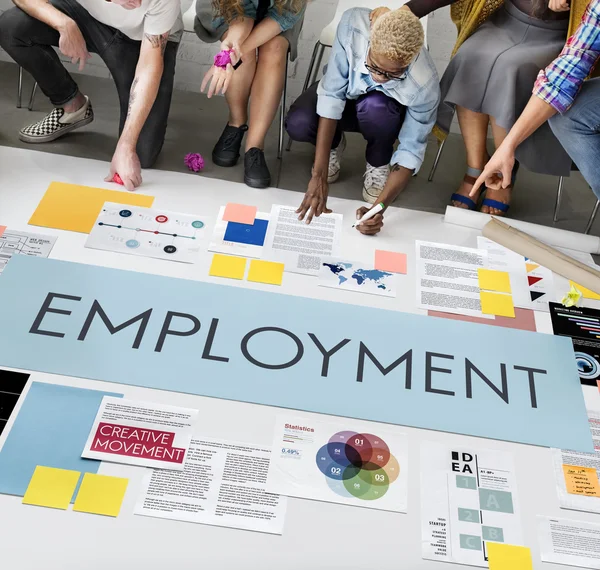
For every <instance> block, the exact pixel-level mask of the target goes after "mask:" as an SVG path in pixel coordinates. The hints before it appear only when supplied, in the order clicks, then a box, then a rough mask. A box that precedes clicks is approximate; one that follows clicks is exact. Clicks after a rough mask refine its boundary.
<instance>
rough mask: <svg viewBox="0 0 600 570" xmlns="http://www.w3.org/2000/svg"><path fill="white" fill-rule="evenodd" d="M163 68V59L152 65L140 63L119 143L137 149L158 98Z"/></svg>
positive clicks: (132, 86) (136, 71)
mask: <svg viewBox="0 0 600 570" xmlns="http://www.w3.org/2000/svg"><path fill="white" fill-rule="evenodd" d="M163 68H164V63H163V60H162V59H161V60H159V61H158V62H155V63H153V65H151V66H149V65H145V64H144V63H143V62H141V61H140V62H139V63H138V66H137V68H136V70H135V78H134V80H133V83H132V84H131V90H130V93H129V108H128V111H127V119H126V121H125V126H124V127H123V132H122V133H121V137H120V138H119V145H125V146H128V147H130V148H134V149H135V147H136V145H137V141H138V138H139V136H140V133H141V131H142V128H143V126H144V124H145V122H146V119H147V118H148V115H149V114H150V110H151V109H152V105H154V101H155V100H156V95H157V94H158V88H159V85H160V80H161V77H162V73H163Z"/></svg>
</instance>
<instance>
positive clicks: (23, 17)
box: [0, 7, 31, 49]
mask: <svg viewBox="0 0 600 570" xmlns="http://www.w3.org/2000/svg"><path fill="white" fill-rule="evenodd" d="M30 18H31V17H30V16H28V15H27V14H26V13H25V12H23V10H21V9H20V8H16V7H15V8H11V9H10V10H6V11H5V12H4V13H3V14H2V15H0V45H1V46H2V47H3V48H4V49H6V48H7V47H9V46H10V45H11V44H12V43H13V42H12V40H13V38H19V37H20V38H24V39H25V38H28V37H29V35H30V34H29V31H28V30H27V29H26V26H27V22H28V20H30Z"/></svg>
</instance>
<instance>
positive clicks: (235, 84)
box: [221, 18, 256, 127]
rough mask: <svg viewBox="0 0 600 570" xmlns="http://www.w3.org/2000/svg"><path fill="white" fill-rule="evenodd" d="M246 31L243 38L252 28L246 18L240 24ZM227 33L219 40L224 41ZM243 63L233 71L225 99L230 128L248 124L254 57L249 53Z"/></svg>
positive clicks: (251, 21)
mask: <svg viewBox="0 0 600 570" xmlns="http://www.w3.org/2000/svg"><path fill="white" fill-rule="evenodd" d="M241 25H243V26H245V27H246V28H247V29H245V30H244V31H245V32H247V33H246V35H245V37H248V35H250V32H251V31H252V28H253V27H254V20H251V19H250V18H246V19H245V20H244V22H243V24H241ZM226 38H227V33H225V34H224V35H223V37H222V38H221V39H222V40H225V39H226ZM242 60H243V61H244V63H243V64H242V65H241V66H240V67H239V68H238V69H236V70H235V71H234V73H233V77H232V78H231V82H230V83H229V87H228V88H227V92H226V93H225V99H226V100H227V104H228V105H229V124H230V125H231V126H232V127H241V126H242V125H245V124H246V123H247V122H248V99H249V98H250V88H251V86H252V81H253V79H254V74H255V72H256V56H255V54H252V53H249V54H244V56H243V57H242Z"/></svg>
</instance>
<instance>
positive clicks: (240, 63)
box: [233, 59, 244, 70]
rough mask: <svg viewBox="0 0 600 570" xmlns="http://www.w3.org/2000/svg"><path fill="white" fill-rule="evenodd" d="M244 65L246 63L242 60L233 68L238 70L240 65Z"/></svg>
mask: <svg viewBox="0 0 600 570" xmlns="http://www.w3.org/2000/svg"><path fill="white" fill-rule="evenodd" d="M242 63H244V62H243V61H242V60H241V59H240V60H238V62H237V63H236V64H235V65H234V66H233V69H234V70H235V69H237V68H238V67H239V66H240V65H242Z"/></svg>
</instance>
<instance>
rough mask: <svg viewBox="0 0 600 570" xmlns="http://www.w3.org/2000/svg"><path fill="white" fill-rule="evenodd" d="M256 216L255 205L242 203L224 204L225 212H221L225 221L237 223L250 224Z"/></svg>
mask: <svg viewBox="0 0 600 570" xmlns="http://www.w3.org/2000/svg"><path fill="white" fill-rule="evenodd" d="M255 218H256V206H244V204H231V203H230V204H227V206H225V213H224V214H223V221H225V222H237V223H238V224H250V225H252V224H253V223H254V220H255Z"/></svg>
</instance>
